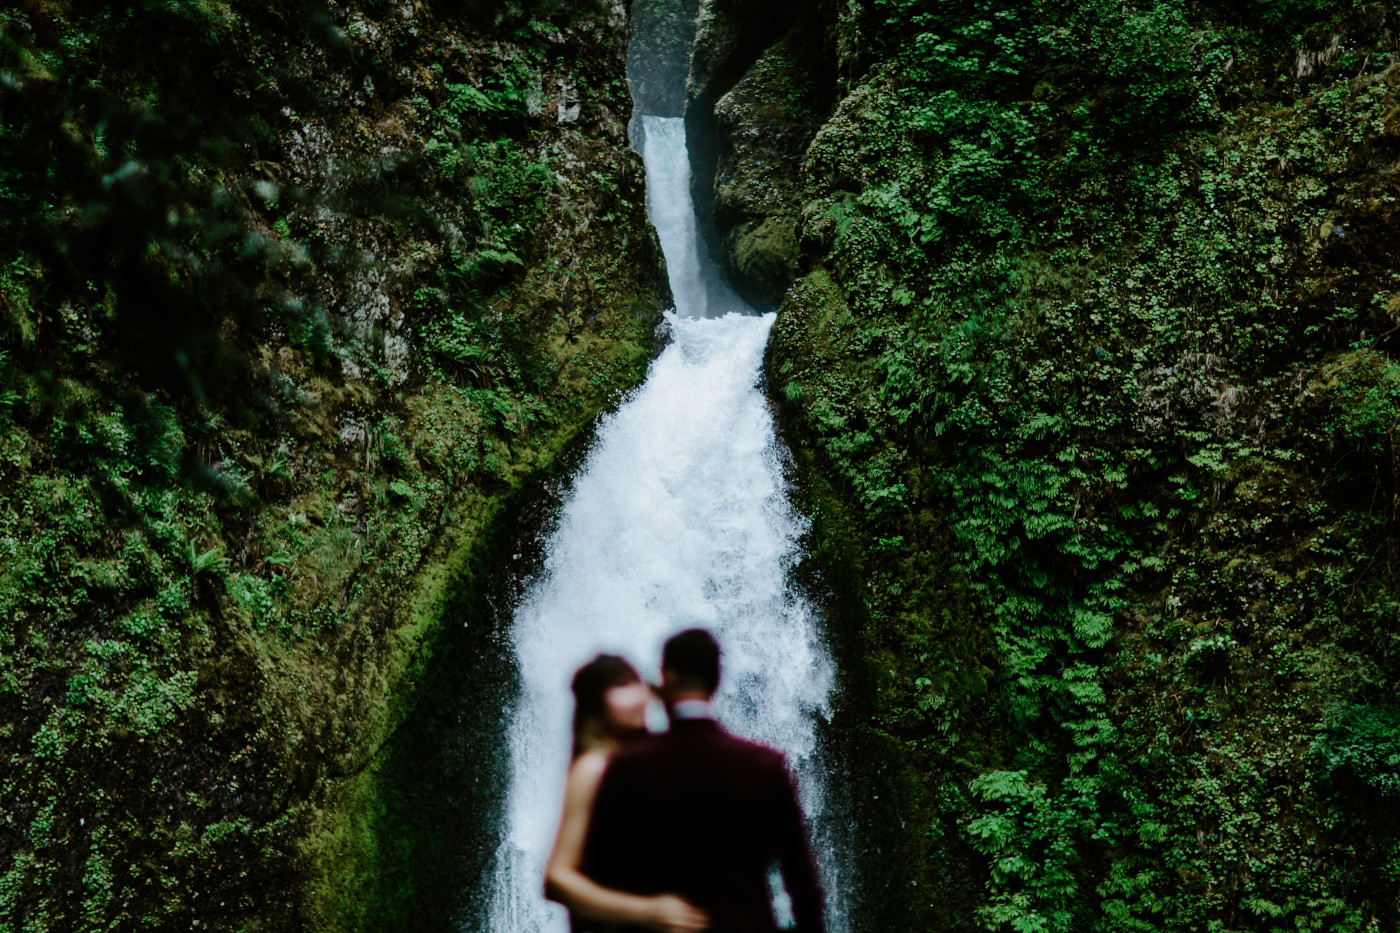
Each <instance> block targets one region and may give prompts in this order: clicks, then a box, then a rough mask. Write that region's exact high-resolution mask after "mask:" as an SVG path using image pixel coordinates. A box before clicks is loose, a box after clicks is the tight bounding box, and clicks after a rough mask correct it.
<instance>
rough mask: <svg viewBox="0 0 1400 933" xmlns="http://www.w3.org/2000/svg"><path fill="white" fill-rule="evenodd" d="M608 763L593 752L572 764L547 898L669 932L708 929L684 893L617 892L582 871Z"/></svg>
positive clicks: (585, 912)
mask: <svg viewBox="0 0 1400 933" xmlns="http://www.w3.org/2000/svg"><path fill="white" fill-rule="evenodd" d="M607 764H608V760H607V757H606V756H604V755H602V754H599V753H597V752H589V753H586V754H584V755H582V756H580V757H579V758H578V760H576V761H575V762H574V763H573V765H572V766H571V767H570V768H569V778H568V782H567V784H566V785H565V788H564V815H563V818H562V819H561V820H560V821H559V835H558V836H556V837H555V839H554V850H553V851H552V852H550V854H549V862H548V864H547V865H546V867H545V875H544V893H545V897H547V898H549V899H550V900H552V901H558V902H559V903H561V904H563V905H564V906H565V907H567V908H569V909H570V910H571V911H573V912H574V913H576V914H578V915H579V916H582V917H592V918H593V919H595V920H608V921H612V922H615V923H633V924H640V925H641V926H644V927H646V928H647V929H649V930H658V931H664V933H692V931H700V930H704V929H706V928H707V927H708V926H709V918H708V917H707V916H706V915H705V914H704V913H702V912H700V911H699V910H696V909H695V908H694V907H692V906H690V904H688V903H686V902H685V901H683V900H681V899H680V898H678V897H675V896H673V895H669V894H663V895H658V896H655V897H647V896H644V895H640V894H627V893H625V892H623V891H615V890H613V889H612V888H605V887H603V886H602V885H600V884H598V883H597V882H595V881H593V880H592V879H591V878H589V877H588V876H587V875H585V874H584V873H583V872H581V871H579V866H580V865H581V864H582V862H583V841H584V839H585V837H587V835H588V821H589V818H590V817H591V816H592V814H593V798H594V797H596V796H597V794H598V784H599V783H600V782H601V781H602V779H603V771H604V770H605V769H606V768H607Z"/></svg>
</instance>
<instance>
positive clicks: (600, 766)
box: [569, 750, 608, 790]
mask: <svg viewBox="0 0 1400 933" xmlns="http://www.w3.org/2000/svg"><path fill="white" fill-rule="evenodd" d="M607 767H608V753H607V752H604V751H598V750H593V751H587V752H584V753H583V754H582V755H579V756H578V757H577V758H575V759H574V761H573V764H571V765H569V786H570V788H571V789H578V790H583V789H588V790H592V789H594V788H596V787H597V786H598V782H599V781H601V780H602V779H603V772H604V771H606V770H607Z"/></svg>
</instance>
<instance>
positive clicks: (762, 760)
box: [581, 629, 823, 933]
mask: <svg viewBox="0 0 1400 933" xmlns="http://www.w3.org/2000/svg"><path fill="white" fill-rule="evenodd" d="M718 686H719V645H718V644H717V643H716V642H715V639H714V636H712V635H711V634H710V633H709V632H707V631H705V630H703V629H689V630H687V631H684V632H681V633H680V634H678V635H676V636H674V637H673V638H671V639H670V640H669V641H668V642H666V646H665V648H664V650H663V652H662V658H661V694H662V699H663V700H664V701H665V703H666V709H667V712H668V713H669V714H670V717H671V729H670V731H669V732H667V733H665V734H663V735H656V736H651V737H649V738H646V739H644V740H642V741H640V742H638V743H635V744H633V745H631V746H628V747H626V748H624V749H622V750H621V751H619V752H617V753H616V754H615V755H614V756H613V758H612V760H611V761H610V762H609V764H608V766H607V770H606V771H605V772H604V774H603V778H602V783H601V784H600V785H599V787H598V795H597V797H596V799H595V801H594V804H593V815H592V819H591V820H590V823H589V831H588V838H587V841H586V843H585V845H584V851H583V862H582V865H581V868H582V869H583V873H584V874H586V875H588V876H589V877H590V878H592V879H593V880H594V881H596V882H598V883H599V884H601V885H603V886H605V887H609V888H615V889H617V890H622V891H628V892H632V893H636V894H660V893H671V894H677V895H679V896H681V897H683V898H685V899H686V900H687V901H689V902H690V903H692V904H694V905H695V906H696V907H698V908H699V909H701V910H703V911H704V912H705V913H706V914H708V915H709V917H710V929H711V930H712V931H714V933H773V931H776V930H777V928H778V927H777V923H776V920H775V919H774V915H773V909H772V906H771V903H770V897H769V887H768V872H769V868H770V866H771V865H773V864H774V863H775V862H776V863H777V865H778V867H779V868H780V869H781V871H782V876H783V882H784V885H785V886H786V888H787V891H788V896H789V897H790V898H791V900H792V913H793V917H794V919H795V920H796V922H797V930H798V931H800V933H822V931H823V920H822V895H821V889H820V887H819V886H818V883H817V875H816V870H815V867H814V865H813V862H812V855H811V851H810V850H809V848H808V846H807V838H806V833H805V831H804V830H803V826H802V810H801V808H800V807H799V805H798V802H797V793H796V788H795V786H794V783H793V779H792V777H791V775H790V773H789V772H788V769H787V764H786V762H785V760H784V758H783V755H782V754H781V753H780V752H777V751H774V750H773V749H771V748H768V747H766V746H763V745H758V744H756V743H754V742H748V741H745V740H744V739H740V738H736V737H735V736H732V735H730V734H729V733H728V732H726V731H724V729H722V728H721V727H720V725H719V724H718V723H717V722H715V719H714V713H713V710H712V708H711V700H712V698H713V697H714V693H715V689H716V687H718Z"/></svg>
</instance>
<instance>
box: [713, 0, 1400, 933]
mask: <svg viewBox="0 0 1400 933" xmlns="http://www.w3.org/2000/svg"><path fill="white" fill-rule="evenodd" d="M759 8H762V13H763V15H764V16H772V15H773V11H774V6H773V5H771V4H751V5H748V7H747V8H746V6H745V5H744V4H732V3H731V4H722V3H719V2H718V0H716V2H707V3H706V4H705V5H704V8H703V9H702V14H701V30H700V39H701V41H702V42H704V41H707V38H706V37H707V36H715V37H719V38H718V39H716V40H714V41H716V43H717V44H716V49H717V50H718V53H725V54H728V53H727V52H726V50H732V44H731V45H726V44H725V41H726V40H724V39H723V37H724V36H727V35H733V34H734V32H735V30H736V29H737V28H738V25H737V24H739V23H742V21H743V18H744V17H745V16H747V15H750V13H746V12H745V9H751V10H758V9H759ZM803 9H806V10H807V14H808V15H810V14H811V13H812V12H813V11H812V10H811V9H810V8H806V7H804V8H803ZM794 10H795V11H796V10H797V8H794ZM817 12H818V13H819V14H820V23H819V26H818V27H817V28H814V27H812V26H811V25H810V24H809V23H806V22H804V21H803V20H802V19H801V18H800V17H798V18H796V19H795V20H794V23H795V31H792V32H789V33H787V34H786V35H785V37H784V38H782V39H780V40H776V41H772V42H769V43H768V44H767V45H766V46H765V48H764V49H763V50H761V51H758V52H754V53H752V54H750V55H749V57H748V59H747V63H748V64H747V71H746V72H745V71H744V69H743V68H735V67H734V64H733V62H732V61H730V60H729V59H728V58H725V57H724V54H718V53H717V54H716V55H710V56H708V57H707V55H706V54H704V53H703V52H702V51H701V50H699V49H697V52H696V55H695V59H694V61H695V63H696V66H697V67H701V68H704V67H707V65H706V63H707V62H709V61H711V60H714V59H715V58H717V57H718V58H723V59H724V60H725V62H726V64H725V67H724V69H723V70H722V71H721V70H712V71H711V72H710V73H708V74H706V75H701V76H697V75H694V74H693V75H692V85H691V88H692V96H691V101H690V103H691V106H692V107H702V108H703V107H710V108H713V107H715V105H716V104H717V103H718V102H719V101H720V100H722V98H723V95H724V94H725V93H731V94H740V93H742V94H743V95H745V97H746V99H749V100H757V103H756V104H754V105H751V109H754V108H756V107H759V106H762V107H767V108H769V110H770V111H771V112H774V113H782V112H784V110H785V109H786V108H789V107H791V106H792V101H791V100H790V98H788V97H786V96H785V95H784V93H783V92H782V91H781V90H780V88H782V87H793V86H801V85H802V83H803V81H805V80H811V81H819V80H822V76H823V75H827V76H829V77H827V78H826V79H825V80H826V81H827V84H826V85H825V86H826V88H827V89H828V92H829V93H830V94H832V95H833V99H834V101H835V103H834V105H833V106H832V107H831V108H830V109H829V110H828V111H827V112H825V113H823V114H822V115H821V117H820V123H821V125H820V128H819V129H817V130H816V131H815V133H814V134H813V135H812V136H811V142H810V143H809V144H807V145H806V146H805V147H804V148H803V150H802V152H801V154H800V157H798V158H793V159H789V160H787V161H786V163H785V165H786V166H787V168H786V171H787V173H788V174H787V176H786V178H785V179H783V180H782V181H780V182H774V183H771V184H770V190H774V191H779V192H781V191H794V190H795V191H797V194H796V195H795V197H792V198H791V200H789V201H788V203H787V204H786V206H785V208H784V210H785V212H786V214H787V215H788V216H792V217H796V218H798V222H797V226H796V230H795V240H796V244H797V250H798V254H799V266H798V269H797V270H796V274H795V276H794V282H793V284H792V286H791V287H790V288H789V289H788V290H787V291H786V293H785V294H784V296H783V298H782V305H781V309H780V312H779V318H778V322H777V325H776V327H775V329H774V332H773V338H772V343H771V345H770V349H769V374H770V379H771V384H772V387H773V391H774V394H775V395H776V396H777V397H778V398H779V399H780V400H781V404H782V409H783V412H784V420H785V424H786V427H787V432H788V438H789V441H790V443H791V445H792V446H793V447H794V448H795V450H796V452H797V454H798V458H799V461H800V463H801V464H802V471H801V473H802V479H803V487H804V489H805V490H806V494H807V495H808V497H809V500H810V505H811V508H812V511H813V512H814V514H815V515H816V518H817V521H816V526H815V532H814V541H813V549H814V554H815V557H816V560H817V563H818V564H819V565H821V568H822V569H824V576H823V577H822V578H821V579H822V580H824V581H825V583H826V585H827V586H829V587H830V588H831V590H832V591H833V593H834V595H835V596H836V597H837V599H838V606H837V611H836V614H835V617H834V619H835V621H834V623H833V636H834V638H835V639H836V642H837V645H838V648H839V649H840V650H841V651H842V654H843V656H844V657H845V658H846V662H847V670H848V673H849V681H850V683H849V686H850V689H849V693H848V697H849V702H848V708H847V710H846V713H845V717H844V720H843V722H842V723H841V725H842V726H843V731H844V732H845V734H847V735H848V737H849V739H848V741H849V743H850V746H851V748H853V749H854V750H855V752H856V754H855V756H854V759H853V760H854V761H855V762H856V763H857V772H856V773H857V777H858V780H857V783H858V787H857V790H858V791H860V793H858V794H857V795H856V797H857V799H858V800H865V801H867V803H866V805H865V807H866V810H867V821H866V824H865V828H864V830H863V831H862V832H863V836H862V839H861V840H860V844H861V848H862V851H863V852H864V857H865V860H866V870H865V874H864V876H863V878H862V880H861V884H862V886H863V898H864V902H865V908H864V917H863V922H862V928H867V929H947V930H963V929H969V928H983V929H989V930H1057V931H1058V930H1063V931H1072V930H1073V931H1082V930H1104V931H1108V930H1114V931H1119V930H1183V931H1184V930H1206V929H1210V930H1222V931H1224V930H1283V929H1289V930H1342V929H1349V930H1388V929H1392V928H1394V926H1395V924H1396V923H1397V921H1398V920H1400V824H1398V823H1397V816H1400V812H1397V809H1396V808H1397V801H1398V800H1400V796H1397V794H1400V718H1397V717H1400V713H1397V706H1396V701H1395V695H1396V689H1397V687H1398V686H1400V612H1398V610H1400V576H1397V570H1398V568H1400V565H1397V557H1400V555H1398V554H1397V537H1396V522H1397V517H1398V513H1397V505H1396V503H1397V501H1400V500H1397V492H1398V491H1400V489H1398V488H1397V476H1400V473H1397V462H1400V461H1397V456H1400V451H1398V450H1397V446H1396V441H1397V439H1396V434H1395V425H1396V424H1397V419H1400V363H1397V361H1396V357H1395V353H1396V348H1397V344H1396V335H1397V333H1400V316H1398V315H1400V237H1397V236H1396V230H1397V229H1398V228H1397V221H1400V215H1398V214H1397V210H1398V209H1397V205H1400V90H1398V89H1400V70H1397V65H1396V54H1397V44H1396V43H1397V27H1400V20H1397V12H1396V11H1395V10H1394V9H1393V8H1392V7H1391V5H1389V4H1380V3H1343V4H1322V3H1308V2H1263V0H1258V2H1252V3H1248V4H1215V3H1184V2H1175V0H1159V2H1155V3H1145V4H1136V5H1133V4H1128V5H1124V4H1118V3H1099V2H1092V0H1083V2H1074V3H1069V4H1049V3H1039V2H996V3H992V2H983V0H970V2H954V3H936V4H935V3H926V2H920V0H862V2H858V3H853V4H848V5H839V6H838V5H831V6H829V7H826V6H822V5H819V8H818V10H817ZM793 15H794V16H795V17H797V15H798V14H797V12H794V14H793ZM707 17H710V18H712V19H713V18H721V19H725V18H727V22H726V24H723V25H721V26H713V25H712V26H709V27H707V26H706V23H707V19H706V18H707ZM816 58H820V59H821V61H822V63H823V64H822V66H821V67H820V68H814V67H813V66H811V65H810V64H808V63H809V62H811V61H813V60H814V59H816ZM794 75H798V76H802V75H805V76H806V77H805V78H798V79H794V78H793V76H794ZM777 76H784V77H781V81H779V80H778V77H777ZM745 85H748V87H747V88H746V87H745ZM731 88H732V89H733V90H730V89H731ZM758 88H767V90H756V89H758ZM697 90H703V91H704V94H703V95H701V94H697V93H696V91H697ZM763 95H766V97H764V96H763ZM804 99H809V100H818V101H820V100H821V99H822V96H821V94H819V93H814V94H809V95H806V96H805V97H804ZM715 113H716V112H715V111H711V112H708V113H704V112H702V113H688V114H687V119H688V121H690V122H697V123H698V122H701V121H703V120H706V119H715ZM719 113H721V114H722V108H721V110H720V111H719ZM792 130H793V131H794V132H797V133H802V134H807V133H808V132H809V130H808V128H807V120H806V118H804V119H801V120H797V121H795V122H794V123H793V125H792ZM773 139H774V134H768V135H767V136H765V137H763V138H755V137H754V136H753V135H746V134H731V135H730V136H728V137H726V140H727V144H728V145H729V146H731V147H732V149H731V150H730V151H728V152H723V151H722V152H720V153H718V154H717V156H716V158H715V160H714V162H713V163H712V164H728V165H730V166H739V167H747V168H744V171H746V172H748V173H749V175H750V177H752V178H754V179H756V180H757V179H760V178H763V177H765V174H764V173H768V174H769V175H771V174H772V173H774V172H775V171H778V170H779V168H780V166H777V165H776V164H775V162H774V161H773V160H772V159H771V158H770V156H771V155H772V149H773ZM696 183H697V185H700V186H703V185H707V184H708V185H709V186H710V187H711V190H712V191H713V192H714V193H715V196H716V197H720V198H722V197H723V193H724V192H725V191H727V190H730V189H732V188H734V187H735V186H736V185H739V186H742V182H741V181H736V179H735V178H734V177H732V176H731V177H725V176H723V175H722V174H721V175H716V174H711V175H709V176H706V177H705V178H701V179H697V182H696ZM717 219H718V220H720V222H721V223H723V222H724V218H723V217H719V218H717ZM733 229H734V230H738V229H739V228H738V227H737V226H736V227H734V228H733ZM719 233H720V235H721V236H723V235H726V234H728V233H730V231H729V230H725V229H723V228H721V229H720V231H719ZM756 245H757V246H758V247H759V248H762V246H763V244H761V243H760V244H756ZM735 246H736V244H735V243H734V240H732V239H731V253H730V256H729V257H728V258H729V259H730V261H731V263H732V264H734V265H736V266H739V267H740V268H741V271H742V262H741V261H740V259H741V256H742V251H741V250H740V249H738V248H735ZM787 250H788V247H787V246H786V245H783V246H781V248H780V249H777V250H774V252H773V258H774V259H775V260H776V259H782V258H784V257H785V256H786V255H787Z"/></svg>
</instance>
